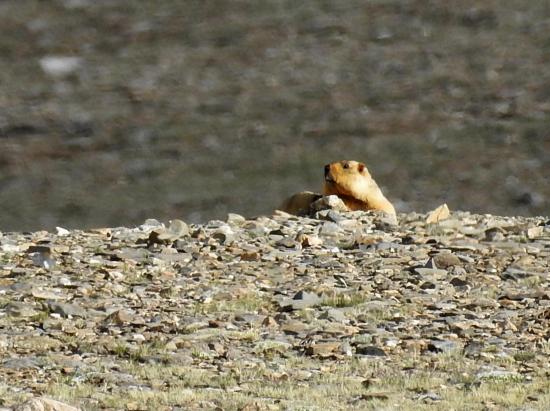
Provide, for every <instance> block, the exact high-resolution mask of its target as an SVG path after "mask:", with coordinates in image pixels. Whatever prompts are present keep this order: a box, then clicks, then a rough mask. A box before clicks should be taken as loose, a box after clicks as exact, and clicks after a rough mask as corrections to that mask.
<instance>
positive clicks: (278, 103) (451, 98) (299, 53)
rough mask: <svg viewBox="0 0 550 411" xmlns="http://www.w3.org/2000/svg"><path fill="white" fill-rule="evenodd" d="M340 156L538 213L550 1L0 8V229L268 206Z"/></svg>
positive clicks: (545, 199)
mask: <svg viewBox="0 0 550 411" xmlns="http://www.w3.org/2000/svg"><path fill="white" fill-rule="evenodd" d="M339 159H356V160H361V161H364V162H366V164H367V166H368V167H369V169H370V170H371V172H372V174H373V175H374V177H375V178H376V180H377V181H378V183H379V185H381V186H382V188H383V190H384V192H385V193H386V195H387V197H388V198H389V199H390V200H391V201H393V202H394V204H395V205H396V208H397V209H398V211H402V212H406V211H412V210H416V211H422V212H424V211H427V210H430V209H432V208H434V207H436V206H438V205H440V204H441V203H443V202H446V203H448V205H449V207H450V208H451V209H452V210H453V209H454V210H456V209H461V210H469V211H472V212H476V213H493V214H508V215H539V214H546V215H547V214H549V212H548V210H549V205H550V184H549V183H550V2H548V1H547V0H530V1H524V0H499V1H496V0H495V1H491V0H457V1H438V0H432V1H429V0H366V1H365V0H346V1H332V0H331V1H328V0H327V1H321V0H319V1H312V0H302V1H284V0H262V1H237V0H231V1H229V0H224V1H216V0H208V1H203V0H197V1H192V0H187V1H181V0H164V1H162V0H158V1H133V0H125V1H123V0H118V1H117V0H49V1H39V0H25V1H16V0H3V1H0V231H9V230H17V231H22V230H37V229H52V228H54V227H55V226H62V227H66V228H71V227H79V228H85V227H94V226H120V225H135V224H139V223H141V222H143V221H144V220H145V219H146V218H157V219H160V220H163V221H166V220H169V219H172V218H182V219H184V220H186V221H188V222H204V221H207V220H209V219H214V218H221V219H223V218H225V216H226V214H227V213H228V212H236V213H240V214H243V215H245V216H249V217H252V216H256V215H260V214H268V213H271V211H272V209H273V208H274V207H276V206H277V205H278V204H279V203H280V202H281V200H282V199H284V198H285V197H286V196H288V195H290V194H292V193H294V192H297V191H301V190H305V189H307V190H313V191H319V190H320V189H321V184H322V174H323V165H324V164H326V163H328V162H330V161H335V160H339Z"/></svg>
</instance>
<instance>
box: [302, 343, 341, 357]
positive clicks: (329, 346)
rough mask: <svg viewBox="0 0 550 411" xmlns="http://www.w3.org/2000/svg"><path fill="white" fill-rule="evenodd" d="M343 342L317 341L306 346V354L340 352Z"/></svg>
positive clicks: (323, 354) (324, 354)
mask: <svg viewBox="0 0 550 411" xmlns="http://www.w3.org/2000/svg"><path fill="white" fill-rule="evenodd" d="M340 347H341V344H340V343H339V342H323V343H315V344H312V345H310V346H308V347H306V350H305V354H306V355H322V356H326V355H330V354H334V353H340Z"/></svg>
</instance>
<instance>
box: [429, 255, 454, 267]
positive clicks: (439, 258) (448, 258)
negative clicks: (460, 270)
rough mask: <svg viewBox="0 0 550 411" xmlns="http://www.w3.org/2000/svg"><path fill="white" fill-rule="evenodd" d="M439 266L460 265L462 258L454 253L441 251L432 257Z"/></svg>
mask: <svg viewBox="0 0 550 411" xmlns="http://www.w3.org/2000/svg"><path fill="white" fill-rule="evenodd" d="M432 260H433V262H434V264H435V265H436V266H437V268H443V269H447V268H448V267H451V266H454V265H460V264H461V262H460V259H459V258H458V257H457V256H456V255H454V254H452V253H439V254H436V255H435V256H433V258H432Z"/></svg>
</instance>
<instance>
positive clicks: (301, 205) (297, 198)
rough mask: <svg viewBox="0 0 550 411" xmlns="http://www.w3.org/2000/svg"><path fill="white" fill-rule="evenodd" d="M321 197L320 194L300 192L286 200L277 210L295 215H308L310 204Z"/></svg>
mask: <svg viewBox="0 0 550 411" xmlns="http://www.w3.org/2000/svg"><path fill="white" fill-rule="evenodd" d="M321 197H322V196H321V194H316V193H312V192H311V191H302V192H301V193H297V194H294V195H293V196H291V197H289V198H287V199H286V200H285V201H284V202H283V204H281V206H280V207H279V208H278V209H279V210H282V211H285V212H287V213H290V214H295V215H300V214H308V213H309V206H310V204H311V203H313V202H314V201H315V200H318V199H319V198H321Z"/></svg>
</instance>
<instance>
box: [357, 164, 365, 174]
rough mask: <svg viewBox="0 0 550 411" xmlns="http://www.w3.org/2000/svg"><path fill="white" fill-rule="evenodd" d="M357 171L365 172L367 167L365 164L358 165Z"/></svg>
mask: <svg viewBox="0 0 550 411" xmlns="http://www.w3.org/2000/svg"><path fill="white" fill-rule="evenodd" d="M357 169H358V170H359V172H360V173H362V172H363V170H364V169H365V165H364V164H363V163H359V164H358V165H357Z"/></svg>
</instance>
